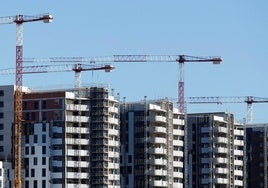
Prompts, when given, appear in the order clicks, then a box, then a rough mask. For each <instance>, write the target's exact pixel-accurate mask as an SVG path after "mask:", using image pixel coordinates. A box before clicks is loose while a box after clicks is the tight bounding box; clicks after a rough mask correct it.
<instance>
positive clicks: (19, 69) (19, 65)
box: [14, 16, 23, 188]
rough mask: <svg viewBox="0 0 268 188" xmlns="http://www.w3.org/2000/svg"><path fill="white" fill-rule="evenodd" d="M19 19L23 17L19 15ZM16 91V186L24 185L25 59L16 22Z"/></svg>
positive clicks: (17, 187) (21, 30)
mask: <svg viewBox="0 0 268 188" xmlns="http://www.w3.org/2000/svg"><path fill="white" fill-rule="evenodd" d="M18 19H21V20H22V19H23V18H22V16H18ZM16 34H17V38H16V91H15V151H14V154H15V156H14V158H15V182H14V184H15V188H21V187H22V175H21V170H22V169H21V168H22V164H21V163H22V156H21V154H22V152H21V147H22V146H21V138H22V63H23V62H22V59H23V47H22V46H23V25H22V23H17V24H16Z"/></svg>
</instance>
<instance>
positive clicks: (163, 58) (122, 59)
mask: <svg viewBox="0 0 268 188" xmlns="http://www.w3.org/2000/svg"><path fill="white" fill-rule="evenodd" d="M23 61H24V62H27V63H37V62H50V63H58V62H76V63H77V62H88V63H96V62H117V63H118V62H119V63H142V62H173V63H179V83H178V97H179V101H178V103H179V110H180V112H182V113H183V112H184V63H186V62H187V63H188V62H199V63H205V62H212V63H213V64H220V63H221V62H222V59H221V57H196V56H188V55H113V56H102V57H52V58H24V59H23Z"/></svg>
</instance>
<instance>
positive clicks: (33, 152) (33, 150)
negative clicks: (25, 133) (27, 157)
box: [31, 146, 35, 155]
mask: <svg viewBox="0 0 268 188" xmlns="http://www.w3.org/2000/svg"><path fill="white" fill-rule="evenodd" d="M31 154H32V155H34V154H35V147H34V146H31Z"/></svg>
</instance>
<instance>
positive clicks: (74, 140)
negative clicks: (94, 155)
mask: <svg viewBox="0 0 268 188" xmlns="http://www.w3.org/2000/svg"><path fill="white" fill-rule="evenodd" d="M65 140H66V144H70V145H89V140H88V139H82V138H66V139H65Z"/></svg>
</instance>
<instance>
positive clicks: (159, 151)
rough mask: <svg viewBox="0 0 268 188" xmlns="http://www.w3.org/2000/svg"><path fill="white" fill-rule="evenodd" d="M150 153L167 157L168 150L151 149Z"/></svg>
mask: <svg viewBox="0 0 268 188" xmlns="http://www.w3.org/2000/svg"><path fill="white" fill-rule="evenodd" d="M148 153H150V154H158V155H167V150H166V149H164V148H149V149H148Z"/></svg>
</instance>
